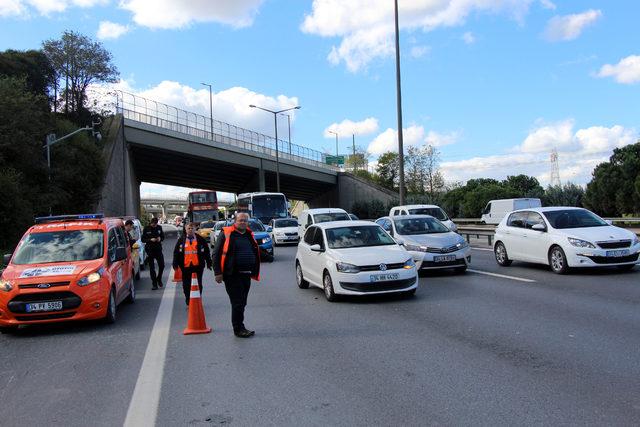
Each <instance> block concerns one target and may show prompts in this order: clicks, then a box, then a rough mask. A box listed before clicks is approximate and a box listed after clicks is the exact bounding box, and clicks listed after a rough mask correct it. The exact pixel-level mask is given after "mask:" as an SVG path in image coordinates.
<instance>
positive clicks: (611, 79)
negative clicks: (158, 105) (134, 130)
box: [0, 0, 640, 195]
mask: <svg viewBox="0 0 640 427" xmlns="http://www.w3.org/2000/svg"><path fill="white" fill-rule="evenodd" d="M399 3H400V12H401V13H400V25H401V27H402V29H401V56H402V87H403V110H404V127H405V141H406V142H407V143H408V144H414V145H422V144H432V145H435V146H437V148H438V150H440V152H441V160H442V168H443V172H444V174H445V177H446V178H447V180H449V181H464V180H467V179H469V178H475V177H494V178H504V177H506V176H507V175H511V174H517V173H527V174H530V175H533V176H536V177H538V178H539V179H540V181H541V182H542V183H543V184H546V183H547V182H548V175H549V171H550V164H549V162H548V158H549V154H550V152H551V150H552V149H553V148H556V149H557V150H558V152H559V157H560V168H561V178H562V180H563V181H573V182H577V183H581V184H584V183H586V182H588V180H589V176H590V173H591V170H592V169H593V167H594V166H595V165H596V164H597V163H599V162H600V161H603V160H605V159H607V158H608V156H609V155H610V154H611V150H612V149H613V148H614V147H617V146H623V145H626V144H629V143H634V142H635V141H636V140H637V139H638V123H637V120H638V116H639V115H638V113H639V112H640V108H639V106H638V99H639V96H638V95H640V91H639V87H640V56H639V55H640V47H639V46H640V43H639V42H640V32H639V31H637V17H638V16H640V3H639V2H636V1H631V0H627V1H615V2H611V1H590V0H579V1H578V0H574V1H551V0H400V1H399ZM392 13H393V2H392V1H390V0H350V1H339V0H314V1H312V0H309V1H303V0H296V1H284V0H264V1H262V0H218V1H176V0H173V1H171V0H156V1H152V0H121V1H119V2H117V1H110V0H63V1H60V0H58V1H54V0H0V49H2V50H4V49H8V48H12V49H30V48H38V47H39V46H40V44H41V42H42V41H43V40H45V39H47V38H57V37H59V36H60V34H61V32H62V31H64V30H65V29H72V30H75V31H79V32H82V33H84V34H87V35H89V36H92V37H94V38H97V39H100V40H102V42H103V43H104V45H105V47H106V48H107V49H108V50H110V51H111V52H112V53H113V54H114V62H115V63H116V65H117V66H118V68H119V70H120V72H121V77H122V79H123V81H122V82H121V83H119V85H118V86H119V87H120V88H124V89H126V90H128V91H131V92H136V93H140V94H142V95H144V96H146V97H149V98H153V99H156V100H158V101H163V102H166V103H168V104H171V105H177V106H182V107H185V108H187V109H189V110H192V111H195V112H200V113H203V114H208V111H209V110H208V109H209V98H208V96H209V94H208V89H206V88H204V87H203V86H201V85H200V82H203V81H205V82H210V83H212V84H213V90H214V93H215V101H214V115H215V116H216V118H218V119H220V120H223V121H227V122H230V123H233V124H236V125H239V126H242V127H246V128H249V129H254V130H257V131H261V132H264V133H267V134H269V135H271V134H272V132H273V130H272V128H273V126H272V117H270V116H269V115H268V114H266V113H263V112H260V111H257V110H254V109H249V108H248V104H250V103H255V104H257V105H263V106H265V107H267V108H288V107H290V106H294V105H296V104H299V105H301V106H302V109H301V110H299V111H298V112H296V113H295V115H294V116H293V122H292V140H293V142H294V143H297V144H300V145H304V146H307V147H310V148H314V149H317V150H320V151H330V152H332V153H333V152H334V151H335V143H334V136H333V135H332V134H329V133H328V132H327V131H328V130H337V131H338V133H339V134H340V150H341V152H346V151H347V148H348V147H350V144H351V134H352V133H356V143H357V144H358V145H359V146H361V147H363V148H366V149H368V150H369V151H370V152H371V153H372V157H371V160H372V163H373V162H375V159H376V158H377V156H378V155H379V154H380V153H381V152H383V151H385V150H387V149H392V148H393V147H394V146H395V129H396V123H397V122H396V111H395V63H394V50H393V38H392V36H393V21H392V17H393V15H392ZM367 119H368V120H367ZM286 134H287V131H286V119H283V120H282V121H281V126H280V135H281V136H282V135H284V138H285V139H286ZM176 191H177V190H175V189H173V190H171V189H167V188H166V187H164V186H145V187H143V195H144V194H151V193H154V194H157V193H158V192H167V193H168V192H176Z"/></svg>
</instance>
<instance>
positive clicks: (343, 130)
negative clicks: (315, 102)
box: [324, 117, 378, 138]
mask: <svg viewBox="0 0 640 427" xmlns="http://www.w3.org/2000/svg"><path fill="white" fill-rule="evenodd" d="M377 130H378V119H376V118H375V117H369V118H366V119H364V120H362V121H359V122H354V121H351V120H349V119H345V120H343V121H342V122H340V123H332V124H331V125H329V126H328V127H327V128H326V129H325V130H324V137H325V138H334V137H335V135H333V134H332V133H330V131H331V132H336V133H337V134H338V135H342V136H351V135H369V134H372V133H374V132H375V131H377Z"/></svg>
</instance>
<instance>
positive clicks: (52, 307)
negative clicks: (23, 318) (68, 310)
mask: <svg viewBox="0 0 640 427" xmlns="http://www.w3.org/2000/svg"><path fill="white" fill-rule="evenodd" d="M60 310H62V301H49V302H32V303H30V304H27V313H32V312H34V311H60Z"/></svg>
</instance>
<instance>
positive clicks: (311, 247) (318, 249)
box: [309, 244, 324, 252]
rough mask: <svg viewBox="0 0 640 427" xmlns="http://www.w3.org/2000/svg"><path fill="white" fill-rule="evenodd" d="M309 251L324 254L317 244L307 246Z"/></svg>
mask: <svg viewBox="0 0 640 427" xmlns="http://www.w3.org/2000/svg"><path fill="white" fill-rule="evenodd" d="M309 249H311V250H312V251H313V252H324V249H322V246H320V245H318V244H315V245H311V246H309Z"/></svg>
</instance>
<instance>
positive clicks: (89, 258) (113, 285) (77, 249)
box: [0, 214, 136, 331]
mask: <svg viewBox="0 0 640 427" xmlns="http://www.w3.org/2000/svg"><path fill="white" fill-rule="evenodd" d="M4 261H5V264H6V265H7V267H6V268H5V270H4V272H3V273H2V277H1V279H0V328H1V329H2V330H3V331H7V330H11V329H14V328H16V327H18V326H19V325H26V324H34V323H49V322H61V321H68V320H90V319H104V320H105V321H106V322H107V323H113V322H115V320H116V307H117V305H118V304H119V303H121V302H122V301H124V300H125V299H126V300H128V301H130V302H134V301H135V297H136V291H135V286H134V283H133V276H134V271H133V270H134V265H133V260H132V258H131V250H130V248H129V245H128V244H127V239H126V237H125V230H124V222H123V221H122V220H121V219H119V218H104V217H103V216H102V215H101V214H89V215H64V216H50V217H43V218H36V224H35V225H33V226H32V227H31V228H29V230H27V232H26V233H25V234H24V236H23V237H22V239H21V240H20V243H18V246H17V247H16V249H15V251H14V252H13V254H8V255H5V259H4Z"/></svg>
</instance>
